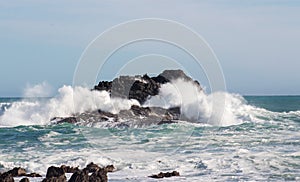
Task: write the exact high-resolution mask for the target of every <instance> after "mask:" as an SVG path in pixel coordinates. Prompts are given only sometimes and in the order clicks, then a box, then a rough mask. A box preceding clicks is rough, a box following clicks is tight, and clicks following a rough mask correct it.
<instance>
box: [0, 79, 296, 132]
mask: <svg viewBox="0 0 300 182" xmlns="http://www.w3.org/2000/svg"><path fill="white" fill-rule="evenodd" d="M36 88H37V87H36ZM32 89H33V88H32ZM32 89H31V91H32V92H34V90H32ZM38 89H39V88H38ZM220 97H222V98H224V100H225V107H224V108H223V120H220V121H210V120H209V118H211V115H212V113H213V112H212V108H213V98H220ZM132 105H140V104H139V102H138V101H137V100H133V99H131V100H129V99H121V98H111V97H110V94H109V93H108V92H106V91H91V90H90V89H88V88H83V87H75V88H72V87H71V86H63V87H61V88H60V89H59V90H58V94H57V95H56V96H55V97H53V98H50V99H46V100H38V99H37V100H27V99H23V100H21V101H16V102H12V103H1V105H0V106H1V108H0V109H1V112H0V126H1V127H9V126H19V125H47V124H51V119H52V118H54V117H68V116H72V115H74V114H75V113H83V112H85V111H90V110H97V109H100V110H102V111H105V112H110V113H114V114H116V113H118V112H119V111H120V110H128V109H130V108H131V106H132ZM143 106H157V107H163V108H171V107H181V118H180V119H181V120H184V121H189V122H194V123H207V124H213V125H218V126H229V125H237V124H242V123H245V122H270V121H276V120H280V119H288V118H289V116H290V117H294V118H295V117H299V116H300V112H299V111H292V112H285V113H279V112H271V111H268V110H266V109H262V108H258V107H255V106H252V105H248V104H247V102H246V100H245V99H244V98H243V97H242V96H240V95H238V94H230V93H227V92H216V93H211V94H205V93H204V92H203V90H201V88H200V87H199V86H197V85H196V84H195V83H194V82H191V81H190V82H189V81H184V80H182V79H178V80H174V81H172V82H171V83H166V84H163V85H162V86H161V88H160V91H159V94H158V95H156V96H152V97H150V98H149V99H148V100H147V101H146V103H145V104H144V105H143Z"/></svg>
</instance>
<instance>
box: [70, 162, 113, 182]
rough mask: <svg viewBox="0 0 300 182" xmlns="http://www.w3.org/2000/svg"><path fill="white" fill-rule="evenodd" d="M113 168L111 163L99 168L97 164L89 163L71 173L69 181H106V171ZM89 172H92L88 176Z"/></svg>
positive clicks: (110, 170)
mask: <svg viewBox="0 0 300 182" xmlns="http://www.w3.org/2000/svg"><path fill="white" fill-rule="evenodd" d="M113 170H114V166H113V165H110V166H107V167H105V168H100V167H99V166H98V165H97V164H94V163H90V164H88V165H87V166H86V167H85V168H84V169H83V170H79V171H76V172H75V173H73V175H72V176H71V178H70V180H69V182H107V181H108V179H107V172H112V171H113ZM89 173H92V175H91V176H89Z"/></svg>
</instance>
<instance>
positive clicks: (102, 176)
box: [89, 168, 108, 182]
mask: <svg viewBox="0 0 300 182" xmlns="http://www.w3.org/2000/svg"><path fill="white" fill-rule="evenodd" d="M89 181H90V182H107V181H108V179H107V171H106V170H105V169H102V168H100V169H98V170H97V171H95V172H94V173H93V174H92V175H91V176H90V177H89Z"/></svg>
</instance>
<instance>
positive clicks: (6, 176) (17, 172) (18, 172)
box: [0, 167, 42, 182]
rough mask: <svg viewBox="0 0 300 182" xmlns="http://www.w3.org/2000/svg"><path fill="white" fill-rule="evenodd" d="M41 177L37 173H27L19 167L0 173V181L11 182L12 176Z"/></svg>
mask: <svg viewBox="0 0 300 182" xmlns="http://www.w3.org/2000/svg"><path fill="white" fill-rule="evenodd" d="M22 176H26V177H42V176H41V175H39V174H37V173H31V174H27V173H26V170H25V169H23V168H20V167H15V168H13V169H12V170H9V171H7V172H5V173H3V174H0V182H13V181H14V177H22Z"/></svg>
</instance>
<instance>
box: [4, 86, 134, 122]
mask: <svg viewBox="0 0 300 182" xmlns="http://www.w3.org/2000/svg"><path fill="white" fill-rule="evenodd" d="M132 105H139V103H138V101H136V100H127V99H120V98H110V96H109V93H108V92H106V91H101V92H98V91H91V90H90V89H87V88H83V87H75V88H72V87H71V86H63V87H62V88H60V89H59V90H58V95H57V96H56V97H54V98H52V99H50V100H46V101H38V100H36V101H28V100H23V101H19V102H14V103H13V104H12V105H11V107H10V108H8V109H7V110H6V111H5V112H4V113H3V115H2V116H1V117H0V126H2V127H3V126H18V125H45V124H49V123H50V120H51V119H52V118H53V117H67V116H71V115H72V114H74V113H82V112H84V111H88V110H96V109H101V110H103V111H107V112H111V113H117V112H119V111H120V110H126V109H129V108H130V107H131V106H132Z"/></svg>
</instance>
